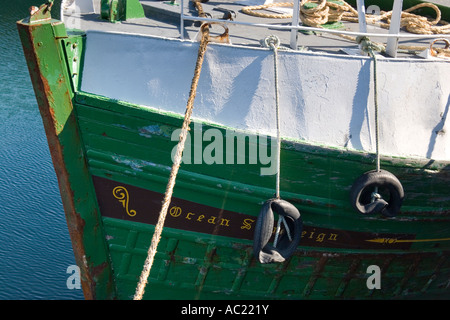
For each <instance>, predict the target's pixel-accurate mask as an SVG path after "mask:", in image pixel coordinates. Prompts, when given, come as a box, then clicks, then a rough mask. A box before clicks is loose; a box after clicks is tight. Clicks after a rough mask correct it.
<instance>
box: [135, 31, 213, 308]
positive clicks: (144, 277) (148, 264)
mask: <svg viewBox="0 0 450 320" xmlns="http://www.w3.org/2000/svg"><path fill="white" fill-rule="evenodd" d="M201 30H202V38H201V40H200V45H199V48H198V57H197V62H196V66H195V71H194V77H193V79H192V83H191V89H190V93H189V99H188V102H187V106H186V112H185V116H184V121H183V126H182V128H181V133H180V137H179V142H178V145H177V150H176V153H175V157H174V162H173V165H172V170H171V172H170V177H169V181H168V183H167V187H166V192H165V194H164V200H163V203H162V208H161V212H160V213H159V218H158V222H157V224H156V226H155V232H154V234H153V237H152V242H151V245H150V248H149V249H148V252H147V258H146V260H145V263H144V267H143V269H142V273H141V276H140V279H139V283H138V285H137V288H136V293H135V295H134V300H141V299H142V296H143V295H144V290H145V286H146V285H147V281H148V276H149V274H150V270H151V268H152V265H153V260H154V258H155V254H156V249H157V247H158V244H159V241H160V239H161V233H162V229H163V226H164V221H165V219H166V215H167V210H168V208H169V205H170V201H171V199H172V194H173V188H174V186H175V180H176V176H177V174H178V169H179V168H180V164H181V158H182V154H183V150H184V145H185V142H186V137H187V134H188V131H189V124H190V122H191V115H192V109H193V106H194V99H195V95H196V93H197V85H198V81H199V78H200V72H201V69H202V65H203V60H204V56H205V52H206V48H207V45H208V41H209V26H208V24H203V25H202V27H201Z"/></svg>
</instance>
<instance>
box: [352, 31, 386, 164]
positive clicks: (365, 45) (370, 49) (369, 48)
mask: <svg viewBox="0 0 450 320" xmlns="http://www.w3.org/2000/svg"><path fill="white" fill-rule="evenodd" d="M356 42H358V44H361V49H362V50H363V51H364V52H367V53H368V54H369V56H371V57H372V59H373V90H374V94H373V99H374V107H375V148H376V170H377V171H378V172H379V171H380V170H381V166H380V144H379V120H378V81H377V57H376V55H375V52H374V51H380V47H379V45H378V44H375V43H373V42H372V41H370V40H369V39H368V38H367V37H358V38H357V40H356Z"/></svg>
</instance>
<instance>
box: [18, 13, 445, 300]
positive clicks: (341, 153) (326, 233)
mask: <svg viewBox="0 0 450 320" xmlns="http://www.w3.org/2000/svg"><path fill="white" fill-rule="evenodd" d="M41 9H42V7H41ZM18 29H19V33H20V37H21V39H22V43H23V48H24V52H25V57H26V60H27V63H28V66H29V70H30V75H31V79H32V82H33V86H34V89H35V93H36V97H37V101H38V105H39V108H40V111H41V114H42V119H43V123H44V127H45V130H46V134H47V137H48V143H49V148H50V151H51V154H52V159H53V163H54V167H55V171H56V173H57V176H58V181H59V186H60V191H61V196H62V199H63V204H64V208H65V212H66V218H67V223H68V226H69V231H70V235H71V238H72V243H73V248H74V254H75V257H76V262H77V264H78V266H80V269H81V279H82V285H83V290H84V294H85V297H86V298H87V299H113V298H117V299H131V298H132V297H133V295H134V292H135V290H136V285H137V283H138V279H139V276H140V273H141V271H142V267H143V263H144V260H145V258H146V255H147V249H148V247H149V245H150V240H151V237H152V234H153V230H154V224H155V222H156V220H157V217H158V214H159V211H160V209H161V208H160V206H161V200H162V197H163V194H164V191H165V188H166V184H167V181H168V177H169V173H170V168H171V165H172V160H171V152H172V149H173V148H174V147H175V145H176V143H177V141H174V140H175V139H172V138H171V137H172V133H173V132H174V131H175V130H176V129H179V128H180V127H181V124H182V120H183V119H182V117H181V116H180V115H176V114H171V113H164V112H160V111H156V110H154V109H151V108H144V107H141V106H138V105H132V104H128V103H125V102H121V101H115V100H112V99H108V98H107V97H101V96H96V95H92V94H88V93H84V92H80V91H78V78H79V75H80V72H81V70H82V68H80V67H79V66H80V65H82V58H83V43H84V34H83V33H81V32H66V30H65V27H64V25H63V24H62V23H60V22H59V21H56V20H52V19H51V18H50V15H49V13H48V14H46V15H44V17H43V18H42V19H40V20H39V21H30V20H29V19H24V20H22V21H19V22H18ZM74 58H76V60H77V61H79V64H78V65H77V64H73V63H72V62H73V60H74ZM69 61H70V62H71V63H68V62H69ZM75 69H76V70H75ZM196 125H199V123H198V122H195V121H194V122H193V123H192V124H191V128H192V130H191V133H192V134H195V133H196V132H195V126H196ZM201 125H202V129H203V131H204V130H206V129H211V128H214V129H217V130H218V131H219V132H221V134H222V135H223V136H225V135H226V133H229V132H233V129H232V128H225V127H218V126H215V125H212V124H208V123H202V124H201ZM243 134H245V133H243ZM249 136H250V135H249ZM248 141H252V140H251V139H249V140H248ZM248 141H247V142H246V150H250V149H251V148H252V145H251V142H248ZM209 143H210V142H203V147H202V149H201V150H195V149H192V150H191V152H192V154H195V152H200V153H201V152H205V150H207V148H208V145H209ZM253 147H255V146H253ZM216 151H217V152H218V153H217V154H216V155H215V156H216V157H219V158H220V157H222V159H225V158H226V154H225V152H229V151H230V150H226V149H225V148H224V149H223V150H222V151H219V150H216ZM220 152H222V154H221V153H220ZM233 152H235V154H236V152H237V143H236V145H234V149H233ZM245 160H246V161H243V162H244V164H211V165H209V164H205V163H204V164H202V165H199V164H186V163H183V164H182V165H181V168H180V172H179V174H178V177H177V181H176V186H175V189H174V195H173V197H174V198H173V199H172V202H171V205H170V209H169V213H168V217H167V221H166V226H165V228H164V230H163V233H162V239H161V241H160V243H159V246H158V251H157V253H156V257H155V262H154V263H153V266H152V269H151V273H150V277H149V283H148V285H147V288H146V291H145V295H144V298H146V299H305V298H310V299H332V298H359V299H364V298H375V299H387V298H427V297H432V298H436V297H437V298H449V297H450V286H449V285H448V281H449V277H450V197H449V195H448V185H449V182H450V165H449V164H448V163H442V162H437V161H435V162H433V161H431V162H426V161H421V160H410V159H399V158H387V157H382V158H381V166H382V168H383V169H385V170H388V171H390V172H392V173H393V174H395V175H396V176H397V177H398V179H399V180H400V181H401V183H402V185H403V188H404V192H405V199H404V202H403V206H402V209H401V212H400V214H399V215H398V216H397V217H395V218H385V217H381V216H380V215H371V216H364V215H361V214H359V213H357V212H356V211H355V210H354V209H353V207H352V206H351V204H350V201H349V191H350V188H351V186H352V184H353V182H354V181H355V179H356V178H357V177H358V176H360V175H361V174H362V173H364V172H367V171H369V170H372V169H374V168H375V156H374V155H371V154H366V153H359V152H350V151H347V150H341V149H333V148H327V147H325V146H317V145H311V144H307V143H304V142H300V141H287V140H286V141H283V143H282V149H281V163H282V167H281V184H280V188H281V197H282V198H283V199H285V200H287V201H289V202H291V203H293V204H294V205H295V206H296V207H297V208H298V209H299V211H300V212H301V217H302V220H303V231H302V238H301V240H300V245H299V247H298V248H297V250H296V251H295V253H294V254H293V255H292V256H291V257H290V258H288V259H287V260H286V261H285V262H284V263H274V264H261V263H259V261H258V260H257V259H256V258H255V256H254V254H253V247H252V246H253V233H254V228H255V221H256V218H257V216H258V213H259V211H260V209H261V206H262V204H263V203H264V201H265V200H267V199H270V198H272V197H273V196H274V192H275V190H274V188H275V176H274V175H261V174H260V166H257V165H254V164H248V163H249V161H248V158H246V159H245ZM371 266H378V267H379V268H380V269H379V270H380V271H381V288H380V289H377V288H373V287H370V286H369V285H368V281H367V280H368V279H369V276H370V275H371V272H370V271H368V270H371V269H370V267H371Z"/></svg>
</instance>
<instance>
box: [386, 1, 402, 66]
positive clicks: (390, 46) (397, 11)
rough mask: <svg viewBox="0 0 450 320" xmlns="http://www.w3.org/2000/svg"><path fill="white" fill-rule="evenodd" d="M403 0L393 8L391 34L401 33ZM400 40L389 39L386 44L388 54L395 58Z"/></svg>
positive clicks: (397, 2) (395, 3)
mask: <svg viewBox="0 0 450 320" xmlns="http://www.w3.org/2000/svg"><path fill="white" fill-rule="evenodd" d="M402 7H403V0H395V1H394V6H393V8H392V17H391V25H390V27H389V34H399V33H400V22H401V18H402ZM397 48H398V38H396V37H393V38H388V39H387V43H386V53H387V54H388V55H389V56H391V57H393V58H395V57H396V56H397Z"/></svg>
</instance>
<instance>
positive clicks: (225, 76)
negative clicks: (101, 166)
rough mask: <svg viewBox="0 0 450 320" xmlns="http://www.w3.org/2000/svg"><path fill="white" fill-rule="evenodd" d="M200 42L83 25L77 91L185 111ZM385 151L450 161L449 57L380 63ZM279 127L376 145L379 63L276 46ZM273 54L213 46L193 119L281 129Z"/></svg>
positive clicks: (288, 133)
mask: <svg viewBox="0 0 450 320" xmlns="http://www.w3.org/2000/svg"><path fill="white" fill-rule="evenodd" d="M197 49H198V43H196V42H191V41H181V40H173V39H163V38H156V37H150V36H136V35H127V34H116V33H105V32H98V31H90V32H87V42H86V56H85V61H84V70H83V76H82V85H81V90H82V91H85V92H89V93H94V94H98V95H102V96H106V97H109V98H112V99H117V100H122V101H126V102H130V103H135V104H139V105H144V106H149V107H152V108H156V109H159V110H161V111H170V112H175V113H180V114H184V111H185V107H186V102H187V98H188V95H189V89H190V84H191V80H192V77H193V71H194V66H195V61H196V58H197ZM377 75H378V105H379V127H380V152H381V154H385V155H392V156H401V157H419V158H429V159H434V160H450V136H449V132H450V123H449V122H450V120H447V118H448V112H449V108H450V81H449V79H450V63H448V62H445V61H436V60H425V59H423V60H418V59H387V58H384V57H380V58H379V59H378V64H377ZM279 88H280V109H281V133H282V137H284V138H288V139H295V140H302V141H305V142H307V143H317V144H321V145H325V146H330V147H344V148H349V149H353V150H360V151H367V152H375V150H376V146H375V122H374V114H375V110H374V86H373V61H372V60H371V59H370V58H367V57H355V56H347V55H332V54H319V53H306V52H294V51H281V50H280V51H279ZM274 96H275V89H274V70H273V53H272V51H271V50H269V49H256V48H244V47H237V46H230V45H218V44H210V45H209V47H208V50H207V53H206V57H205V62H204V65H203V69H202V74H201V77H200V82H199V86H198V92H197V97H196V100H195V108H194V114H193V117H194V118H197V119H202V120H205V121H207V122H212V123H217V124H221V125H225V126H228V127H232V128H236V129H242V130H246V131H250V132H256V133H262V134H271V135H276V122H275V98H274Z"/></svg>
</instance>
